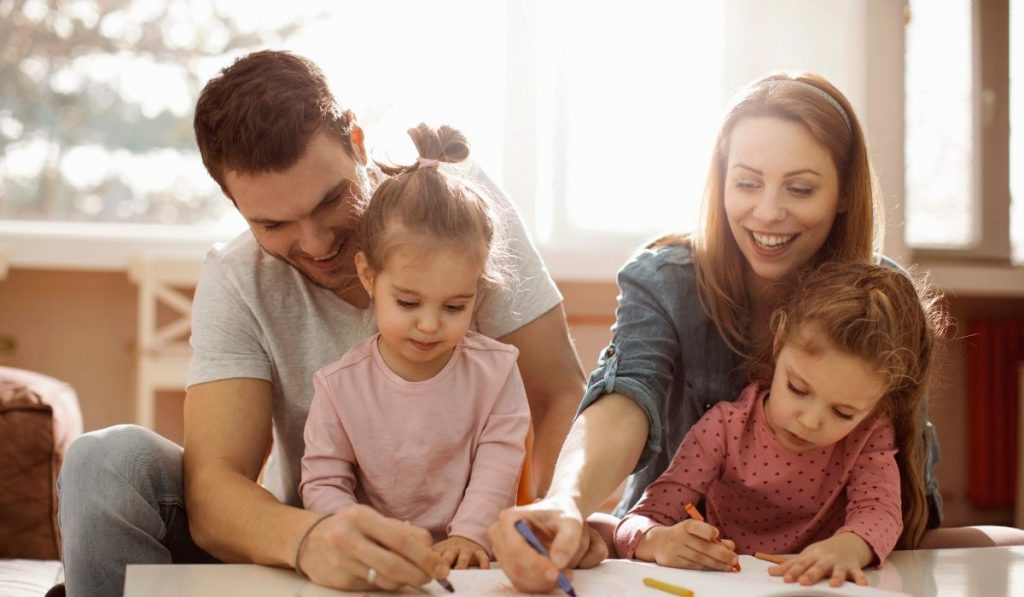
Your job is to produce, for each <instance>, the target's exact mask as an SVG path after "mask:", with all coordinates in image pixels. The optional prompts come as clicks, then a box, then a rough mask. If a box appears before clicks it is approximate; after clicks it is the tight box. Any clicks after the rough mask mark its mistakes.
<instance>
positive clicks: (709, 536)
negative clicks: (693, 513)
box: [634, 518, 739, 572]
mask: <svg viewBox="0 0 1024 597" xmlns="http://www.w3.org/2000/svg"><path fill="white" fill-rule="evenodd" d="M716 539H718V529H716V528H715V527H713V526H711V525H710V524H708V523H706V522H699V521H697V520H694V519H692V518H687V519H686V520H684V521H682V522H680V523H678V524H675V525H673V526H670V527H663V526H662V527H654V528H653V529H651V530H649V531H647V532H646V533H645V534H644V536H643V538H642V539H640V543H639V544H637V546H636V553H635V554H634V556H635V557H636V558H637V559H639V560H647V561H648V562H655V563H657V564H660V565H662V566H671V567H672V568H690V569H693V570H721V571H723V572H729V571H731V570H733V565H735V564H736V563H738V562H739V556H737V555H736V552H735V551H734V550H735V549H736V544H735V543H733V542H732V541H729V540H728V539H726V540H723V541H721V542H719V543H716V542H715V540H716Z"/></svg>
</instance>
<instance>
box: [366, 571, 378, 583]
mask: <svg viewBox="0 0 1024 597" xmlns="http://www.w3.org/2000/svg"><path fill="white" fill-rule="evenodd" d="M366 582H368V583H370V584H371V585H375V584H377V569H376V568H370V569H369V570H367V571H366Z"/></svg>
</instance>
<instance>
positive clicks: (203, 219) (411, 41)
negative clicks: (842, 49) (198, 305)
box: [0, 0, 724, 277]
mask: <svg viewBox="0 0 1024 597" xmlns="http://www.w3.org/2000/svg"><path fill="white" fill-rule="evenodd" d="M705 4H707V6H705ZM723 14H724V9H722V8H721V7H719V6H718V3H677V2H672V1H668V0H642V1H637V2H631V3H610V2H609V3H593V4H586V5H580V4H576V3H571V2H551V3H548V2H536V1H526V2H522V1H518V0H515V1H512V0H510V1H508V2H478V1H475V0H457V1H455V0H453V1H447V2H444V3H424V2H414V1H410V0H404V1H390V2H359V3H346V4H345V5H344V10H342V9H341V8H340V7H339V5H338V4H337V3H334V2H330V1H329V0H320V1H318V2H304V3H300V4H295V3H291V4H287V3H286V4H279V3H259V4H256V5H253V4H252V3H247V2H242V1H241V0H237V1H232V2H223V1H218V2H212V1H211V0H169V1H168V2H152V1H147V0H136V1H134V2H128V3H122V4H108V3H102V2H98V1H93V0H76V1H75V2H67V3H52V2H44V1H42V0H27V1H26V2H24V3H23V4H22V3H13V2H3V1H2V0H0V17H2V18H3V24H0V35H2V36H3V37H4V38H5V39H13V40H19V39H21V40H29V39H33V40H38V39H46V40H47V43H46V44H39V43H28V42H27V41H26V42H25V43H22V44H15V46H14V47H16V48H19V49H20V50H21V53H20V54H17V55H16V56H15V59H14V60H13V61H12V63H11V67H10V68H7V69H5V70H3V71H0V86H2V89H3V92H4V93H3V97H4V98H5V99H4V100H3V104H0V151H2V152H3V159H2V161H0V185H2V186H0V220H3V221H6V223H4V222H0V228H3V229H4V234H5V235H6V237H7V239H8V241H10V239H11V238H12V235H13V236H14V237H17V235H19V234H22V235H23V236H24V237H25V239H28V238H29V237H35V236H37V235H38V234H39V233H40V232H42V231H47V232H52V231H54V230H59V229H62V228H61V227H62V226H74V230H77V231H87V232H83V233H81V234H80V236H88V237H90V238H92V237H96V236H102V237H111V236H115V235H118V234H121V235H123V236H124V237H125V238H130V239H132V242H136V241H137V240H139V239H140V238H146V237H149V238H152V237H154V236H162V237H163V238H164V240H166V241H168V242H170V241H171V240H172V239H173V238H174V237H176V236H192V237H198V240H197V244H198V245H200V246H201V245H202V244H205V241H206V240H209V239H211V238H222V239H223V238H228V237H230V236H231V235H232V234H234V233H236V232H237V231H239V230H241V229H243V228H244V222H243V221H242V220H241V218H240V217H239V216H238V215H237V213H236V212H235V210H234V209H233V208H232V207H231V205H230V203H229V202H228V201H226V200H225V199H224V197H223V196H222V195H221V193H220V190H219V188H217V186H216V184H215V183H214V182H213V181H212V180H210V178H209V176H208V175H207V174H206V172H205V170H204V169H203V167H202V164H201V161H200V159H199V156H198V152H197V151H196V149H195V145H194V140H193V137H192V132H191V118H192V110H193V107H194V103H195V99H196V97H197V95H198V92H199V89H200V88H201V86H202V85H203V83H204V82H205V81H206V80H208V79H209V78H210V77H211V76H213V75H214V74H215V73H216V72H217V70H219V69H220V68H221V67H223V66H225V65H227V64H229V63H230V61H231V59H232V58H233V57H234V56H238V55H241V54H243V53H245V52H247V51H250V50H252V49H254V48H257V47H267V46H269V47H279V48H286V49H290V50H293V51H295V52H297V53H300V54H303V55H305V56H309V57H311V58H313V59H314V60H315V61H316V62H317V63H318V64H319V65H320V66H321V67H322V68H323V69H324V71H325V72H326V73H327V76H328V78H329V79H330V80H331V82H332V85H333V87H334V90H335V93H336V95H337V97H338V99H339V101H340V102H341V103H342V104H343V105H344V106H345V107H348V108H352V109H353V110H354V111H355V112H356V114H357V116H358V118H359V120H360V122H361V123H362V124H363V125H364V127H365V128H366V130H367V131H368V132H369V135H370V136H369V142H370V144H371V145H372V146H373V147H374V148H376V149H377V150H378V151H376V153H375V157H377V158H378V159H384V160H395V161H402V160H407V159H410V157H412V156H410V154H411V152H412V151H413V149H412V145H411V143H410V142H409V140H408V138H407V136H406V133H405V130H406V129H407V128H409V127H410V126H412V125H415V124H416V123H418V122H420V121H426V122H429V123H434V124H441V123H449V124H452V125H454V126H457V127H459V128H461V129H462V130H463V131H465V132H466V134H467V136H468V137H469V139H470V141H471V142H472V144H473V154H472V155H473V158H474V159H476V160H477V161H479V162H480V163H481V164H482V165H483V166H484V168H485V169H486V171H487V172H488V173H489V174H490V175H491V177H492V178H494V179H495V180H498V181H501V183H502V184H503V185H504V186H505V188H506V190H508V192H509V194H510V196H511V197H512V198H513V200H515V201H516V202H517V203H518V204H519V205H520V207H521V209H522V211H523V215H524V219H525V220H526V222H527V225H528V226H529V227H530V228H531V229H532V230H533V232H534V236H535V238H536V239H537V240H538V243H539V244H540V245H541V247H542V250H547V248H550V247H556V246H557V247H562V248H565V247H569V246H571V245H575V246H577V247H578V246H580V243H586V242H593V241H595V239H596V238H598V237H597V236H596V235H601V236H600V238H602V239H607V238H611V239H612V241H611V244H612V245H614V246H616V247H617V252H616V254H615V256H614V257H613V258H611V259H612V260H614V261H615V262H617V263H609V264H606V265H604V266H603V267H602V273H603V275H604V276H605V277H606V276H608V275H610V274H611V273H612V272H613V271H614V269H615V267H617V265H618V263H621V261H622V259H624V258H625V255H626V254H628V251H629V249H631V248H632V247H634V246H636V244H637V243H639V242H640V241H641V240H642V239H643V238H645V237H648V236H650V235H652V234H654V233H656V232H660V231H663V230H668V229H681V228H685V227H689V226H692V225H693V224H694V223H695V221H696V216H697V212H698V208H699V202H700V194H701V190H702V187H703V183H704V175H705V171H706V167H707V161H708V159H709V153H710V148H711V140H712V135H713V134H714V130H713V127H714V126H715V125H716V124H717V123H716V118H709V117H708V115H709V114H715V115H717V114H718V113H719V112H720V110H721V107H722V98H723V85H722V82H721V71H722V59H709V57H719V56H723V55H724V52H723V51H722V45H723V43H724V42H722V41H721V40H723V39H724V35H722V27H723V16H722V15H723ZM396 15H400V16H401V18H396ZM195 23H206V24H205V25H195ZM40 48H41V49H40ZM666 67H670V68H666ZM697 82H699V83H697ZM385 148H386V149H385ZM644 164H650V165H651V167H649V168H647V167H643V165H644ZM666 180H670V181H671V184H665V181H666ZM623 205H629V206H630V209H628V210H623V209H622V206H623ZM652 214H653V215H652ZM66 223H77V224H74V225H72V224H66ZM139 224H147V225H150V224H159V225H162V226H163V227H161V228H159V230H160V232H159V233H158V232H156V230H157V228H155V227H148V226H147V227H143V228H142V229H140V228H139V227H138V226H137V225H139ZM185 227H187V229H188V230H187V231H184V230H183V228H185ZM118 230H120V231H122V232H117V231H118ZM129 230H134V232H129ZM0 244H3V243H0ZM8 244H9V243H8ZM2 248H3V247H0V249H2ZM589 248H593V247H592V246H591V247H589ZM569 250H570V251H576V252H578V249H569ZM57 253H60V251H58V252H57ZM123 253H124V251H123V250H121V251H118V250H113V251H111V255H112V259H114V260H117V259H120V258H121V257H123ZM38 255H39V253H38V252H35V253H34V257H33V259H36V258H38ZM81 258H82V259H86V258H87V257H86V256H82V257H81ZM55 259H61V257H59V256H55Z"/></svg>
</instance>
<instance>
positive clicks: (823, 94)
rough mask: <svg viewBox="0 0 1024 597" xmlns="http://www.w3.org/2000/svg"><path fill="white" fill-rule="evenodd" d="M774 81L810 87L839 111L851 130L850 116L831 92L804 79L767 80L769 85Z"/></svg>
mask: <svg viewBox="0 0 1024 597" xmlns="http://www.w3.org/2000/svg"><path fill="white" fill-rule="evenodd" d="M775 83H778V84H791V85H799V86H800V87H806V88H807V89H810V90H811V91H813V92H814V93H816V94H818V95H819V96H821V97H822V98H824V99H825V101H827V102H828V103H829V105H831V106H832V107H833V108H835V110H836V112H839V115H840V116H842V117H843V122H845V123H846V128H847V129H849V130H850V131H852V130H853V127H852V126H851V125H850V117H849V116H847V114H846V110H844V109H843V106H842V105H840V103H839V101H838V100H837V99H836V98H834V97H832V94H830V93H829V92H827V91H825V90H824V89H822V88H821V87H818V86H817V85H811V84H810V83H807V82H806V81H801V80H799V79H769V80H768V84H769V85H771V84H775Z"/></svg>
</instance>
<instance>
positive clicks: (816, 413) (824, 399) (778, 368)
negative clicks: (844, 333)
mask: <svg viewBox="0 0 1024 597" xmlns="http://www.w3.org/2000/svg"><path fill="white" fill-rule="evenodd" d="M807 346H814V348H815V350H813V351H808V350H807V349H806V348H805V347H807ZM885 390H886V378H885V376H884V375H882V374H881V373H880V372H878V371H876V370H874V368H873V367H872V366H871V364H870V363H868V362H867V361H865V360H863V359H861V358H859V357H855V356H852V355H850V354H848V353H845V352H842V351H840V350H838V349H837V348H835V347H834V346H833V345H832V343H831V342H828V341H826V340H825V339H824V336H823V335H822V334H820V333H819V332H818V331H817V330H815V329H814V328H813V327H811V328H810V329H804V330H797V331H796V334H795V335H794V340H791V341H789V342H786V344H785V345H783V347H782V350H781V351H780V352H779V356H778V359H777V360H776V363H775V375H774V377H773V378H772V389H771V393H770V394H769V396H768V399H767V402H766V404H765V416H766V418H767V420H768V426H769V427H770V428H771V430H772V432H773V433H774V434H775V437H776V438H777V439H778V440H779V443H781V444H782V445H783V446H785V447H787V448H789V449H790V450H793V451H794V452H804V451H807V450H813V449H816V448H822V447H825V446H829V445H831V444H834V443H836V442H838V441H839V440H841V439H843V438H844V437H846V435H847V434H848V433H850V432H851V431H853V430H854V428H856V427H857V425H859V424H860V422H861V421H863V420H864V419H865V418H866V417H867V416H868V415H870V414H871V413H872V412H873V411H874V408H875V406H876V405H877V404H878V401H879V400H881V398H882V396H883V394H884V393H885Z"/></svg>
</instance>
